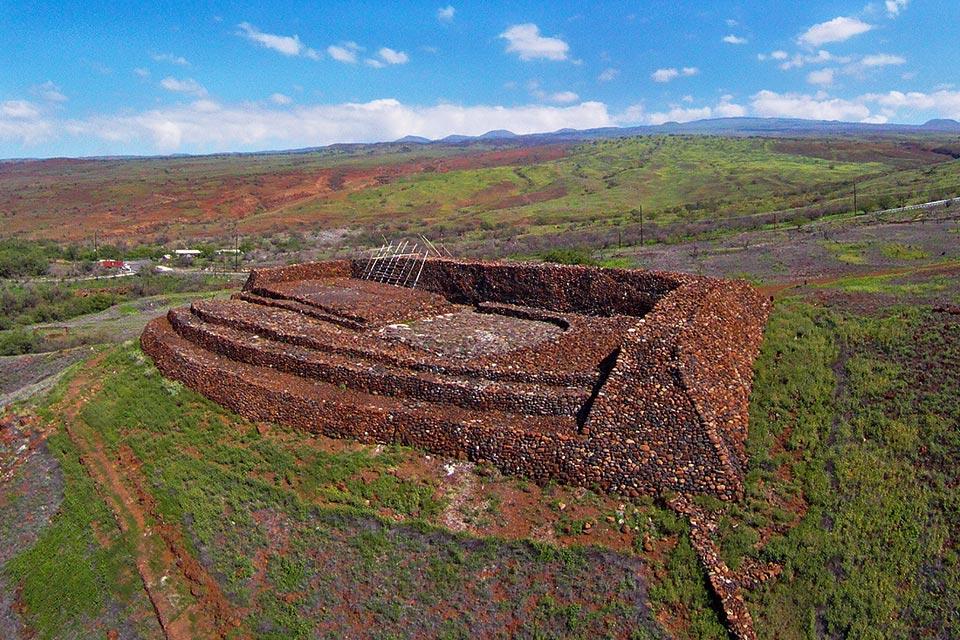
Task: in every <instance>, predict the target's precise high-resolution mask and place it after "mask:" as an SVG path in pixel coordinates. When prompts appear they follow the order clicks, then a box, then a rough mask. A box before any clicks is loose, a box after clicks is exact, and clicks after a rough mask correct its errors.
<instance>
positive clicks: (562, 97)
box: [550, 91, 580, 104]
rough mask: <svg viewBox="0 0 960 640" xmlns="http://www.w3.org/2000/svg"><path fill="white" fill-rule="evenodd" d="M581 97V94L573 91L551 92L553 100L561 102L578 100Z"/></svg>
mask: <svg viewBox="0 0 960 640" xmlns="http://www.w3.org/2000/svg"><path fill="white" fill-rule="evenodd" d="M579 99H580V96H578V95H577V94H576V93H574V92H573V91H557V92H556V93H551V94H550V101H551V102H559V103H561V104H566V103H570V102H576V101H577V100H579Z"/></svg>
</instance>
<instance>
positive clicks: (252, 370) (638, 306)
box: [141, 259, 770, 500]
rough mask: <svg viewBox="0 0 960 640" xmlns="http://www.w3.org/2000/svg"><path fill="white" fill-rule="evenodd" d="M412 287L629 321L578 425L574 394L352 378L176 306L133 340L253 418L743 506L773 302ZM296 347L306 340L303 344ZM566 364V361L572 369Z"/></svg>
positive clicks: (451, 277)
mask: <svg viewBox="0 0 960 640" xmlns="http://www.w3.org/2000/svg"><path fill="white" fill-rule="evenodd" d="M364 267H365V261H353V262H350V261H335V262H326V263H312V264H303V265H294V266H290V267H281V268H276V269H258V270H254V271H253V272H252V273H251V275H250V278H249V280H248V282H247V284H246V285H245V287H244V288H245V290H247V291H250V290H254V289H258V288H260V287H263V286H264V285H265V284H268V283H277V282H286V281H292V280H310V279H322V278H327V277H339V278H342V277H344V276H349V275H350V274H351V273H352V274H353V275H354V276H356V275H357V274H359V273H362V272H363V269H364ZM420 286H422V287H423V288H425V289H427V290H429V291H433V292H436V293H441V294H442V295H444V296H445V297H447V298H448V299H449V300H451V301H453V302H460V303H472V304H480V305H481V306H483V303H488V305H489V304H491V303H492V304H493V305H522V306H523V307H524V308H526V309H529V308H531V307H533V308H540V309H546V310H549V311H552V312H561V313H562V312H568V313H576V314H587V315H595V316H617V317H620V318H623V320H624V321H626V324H625V325H624V330H623V331H622V333H617V334H616V340H615V342H613V343H611V344H607V345H606V346H605V347H604V349H606V353H608V354H609V355H608V356H607V357H603V358H602V360H603V364H602V366H601V367H600V371H599V372H595V373H594V380H595V382H594V386H593V389H592V390H590V389H589V388H588V389H586V395H588V396H589V398H588V400H587V401H586V403H585V405H584V410H583V411H582V412H581V414H580V415H578V416H577V417H576V419H574V418H573V417H572V416H570V415H569V414H571V413H573V411H572V408H573V407H572V406H571V405H570V404H569V397H570V396H569V395H567V394H566V393H565V394H563V395H557V389H553V390H552V391H551V390H550V389H549V388H544V389H539V390H538V389H534V388H532V387H531V388H530V389H529V390H528V391H529V392H524V391H523V390H522V389H520V388H517V389H513V390H509V389H502V390H498V388H497V387H496V386H493V387H491V388H489V389H488V390H487V391H485V392H481V391H480V390H481V389H483V388H484V385H485V384H486V383H483V382H482V381H481V380H479V379H478V380H477V381H476V384H477V391H472V390H471V389H470V388H469V386H464V381H462V380H459V381H457V382H456V383H453V382H451V381H444V380H443V379H442V378H436V379H432V377H431V376H429V375H425V374H423V373H420V374H417V375H413V371H415V370H419V371H420V372H424V371H431V370H433V371H437V372H438V373H442V367H436V366H434V365H431V364H430V363H428V362H427V361H426V359H425V361H424V363H419V364H420V365H422V366H413V367H411V368H410V370H408V371H407V373H403V372H402V371H394V370H384V369H380V370H377V369H375V368H372V367H371V368H367V369H363V368H354V367H352V366H351V364H350V362H348V361H337V360H335V359H331V358H329V357H326V356H324V357H323V358H320V356H317V355H316V352H311V351H309V350H304V349H303V347H299V346H297V345H296V344H294V343H287V342H284V340H283V337H284V336H283V335H282V332H281V331H279V330H276V331H274V332H273V333H271V334H269V344H265V340H266V339H264V338H261V337H258V336H257V335H253V336H252V338H253V339H254V340H252V341H247V339H246V338H244V335H243V333H242V332H241V331H240V330H239V329H236V330H234V329H230V331H227V330H226V329H225V328H221V329H219V330H217V331H212V330H208V329H204V327H203V325H202V322H199V321H195V320H194V319H193V318H191V316H190V312H189V311H186V310H181V311H175V312H171V314H170V317H169V319H167V318H160V319H157V320H155V321H153V322H152V323H151V324H150V325H148V326H147V328H146V329H145V331H144V334H143V336H142V338H141V343H142V345H143V348H144V350H145V351H146V352H147V353H149V354H150V355H151V356H152V357H153V358H154V360H155V362H156V363H157V366H158V367H159V368H160V370H161V371H163V372H164V374H166V375H168V376H170V377H173V378H176V379H179V380H181V381H183V382H184V383H186V384H187V385H188V386H190V387H192V388H194V389H195V390H197V391H199V392H200V393H203V394H204V395H206V396H208V397H210V398H211V399H213V400H215V401H217V402H219V403H221V404H223V405H225V406H227V407H229V408H231V409H233V410H234V411H237V412H238V413H240V414H242V415H244V416H247V417H249V418H251V419H255V420H273V421H278V422H282V423H286V424H289V425H292V426H296V427H299V428H303V429H307V430H310V431H315V432H320V433H324V434H326V435H329V436H334V437H350V438H355V439H357V440H361V441H364V442H385V443H386V442H398V443H402V444H408V445H412V446H417V447H421V448H424V449H427V450H430V451H433V452H436V453H439V454H441V455H448V456H453V457H467V458H470V459H473V460H483V461H488V462H491V463H493V464H495V465H496V466H498V467H499V468H501V469H502V470H504V471H505V472H508V473H515V474H520V475H524V476H527V477H530V478H532V479H535V480H540V481H546V480H551V479H553V480H557V481H560V482H563V483H567V484H573V485H580V486H587V487H598V488H601V489H604V490H610V491H616V492H620V493H623V494H625V495H631V496H636V495H641V494H658V493H661V492H663V491H666V490H670V491H675V492H678V493H682V494H687V495H689V494H697V493H705V494H710V495H714V496H716V497H719V498H721V499H725V500H732V499H738V498H740V497H742V493H743V474H744V469H745V467H746V458H745V450H744V444H745V440H746V435H747V425H748V408H749V406H748V405H749V394H750V388H751V382H752V370H753V369H752V367H753V361H754V359H755V357H756V354H757V352H758V350H759V346H760V341H761V339H762V331H763V327H764V324H765V322H766V318H767V315H768V313H769V310H770V304H769V301H768V300H767V299H765V298H764V297H763V296H761V295H760V294H759V293H758V292H757V291H756V290H755V289H753V288H752V287H751V286H750V285H748V284H747V283H744V282H731V281H724V280H716V279H711V278H702V277H697V276H689V275H684V274H670V273H660V272H649V271H639V270H638V271H629V270H610V269H598V268H591V267H570V266H557V265H541V264H507V263H486V262H458V261H455V260H449V259H430V260H427V261H426V263H425V264H424V265H423V271H422V274H421V279H420V283H419V284H418V287H420ZM261 308H262V309H263V310H264V311H263V313H267V314H269V313H278V312H277V311H276V310H274V309H273V308H272V307H266V306H264V307H261ZM517 312H518V313H519V312H521V311H517ZM282 313H290V312H289V311H283V312H282ZM526 313H530V312H529V311H527V312H526ZM624 316H626V317H624ZM237 326H239V325H237ZM231 331H232V332H233V333H231ZM567 333H568V334H570V337H571V338H572V337H574V336H575V335H576V334H575V333H574V332H573V331H572V330H571V331H568V332H567ZM298 341H299V343H300V344H305V343H306V339H305V338H304V337H302V336H301V337H300V338H298ZM558 345H560V346H559V347H558ZM552 348H554V349H557V348H562V349H570V350H573V351H579V350H582V349H584V345H579V344H578V341H577V340H568V341H567V342H563V341H562V340H561V341H556V343H555V344H554V345H553V347H552ZM358 354H359V355H360V356H362V357H373V356H370V355H369V354H367V353H366V352H360V351H358ZM409 355H410V354H406V356H405V357H407V358H409ZM526 355H527V356H529V360H530V363H531V377H530V378H529V380H530V384H531V385H534V384H543V382H542V381H543V378H541V381H540V382H537V379H536V378H535V377H534V376H533V370H534V369H535V366H536V362H537V350H536V348H532V349H531V350H530V353H528V354H526ZM576 355H577V354H576V353H571V354H570V357H571V359H570V360H569V361H570V362H577V360H576ZM425 358H426V356H425ZM517 361H518V362H521V363H522V362H524V357H521V358H519V359H518V360H517ZM561 361H562V358H561ZM596 361H597V360H595V361H594V362H596ZM396 362H398V361H397V360H394V363H396ZM518 371H521V372H522V371H523V369H522V368H521V369H519V370H518ZM431 380H433V382H434V383H431ZM467 384H468V385H469V380H467ZM393 387H396V388H393ZM567 391H569V390H567ZM574 395H575V396H576V395H577V394H574ZM408 397H409V398H411V399H412V400H413V401H409V399H408ZM578 397H579V396H578ZM498 399H499V400H503V401H504V402H503V403H499V402H498ZM581 399H582V398H581ZM419 400H426V402H423V401H419ZM578 401H579V400H578ZM511 411H514V413H510V412H511ZM531 414H533V415H531ZM536 414H540V415H536ZM544 414H566V415H544ZM564 420H565V421H566V422H564Z"/></svg>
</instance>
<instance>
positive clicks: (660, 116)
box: [614, 95, 747, 125]
mask: <svg viewBox="0 0 960 640" xmlns="http://www.w3.org/2000/svg"><path fill="white" fill-rule="evenodd" d="M690 101H692V100H686V99H684V102H690ZM745 115H747V108H746V107H744V106H743V105H740V104H736V103H735V102H733V96H732V95H724V96H721V98H720V101H719V102H718V103H717V104H715V105H714V106H712V107H711V106H709V105H705V106H702V107H684V106H681V105H676V104H674V105H670V108H669V109H668V110H665V111H654V112H652V113H647V112H646V110H645V109H644V105H643V104H642V103H637V104H633V105H630V106H629V107H627V108H626V109H625V110H624V111H623V112H621V113H619V114H617V115H616V116H615V117H614V120H615V121H616V122H617V124H621V125H637V124H649V125H660V124H664V123H667V122H691V121H693V120H704V119H707V118H740V117H743V116H745Z"/></svg>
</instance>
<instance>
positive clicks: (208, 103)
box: [193, 99, 222, 113]
mask: <svg viewBox="0 0 960 640" xmlns="http://www.w3.org/2000/svg"><path fill="white" fill-rule="evenodd" d="M221 108H222V107H221V106H220V104H219V103H218V102H215V101H214V100H207V99H203V100H197V101H195V102H194V103H193V109H194V110H195V111H198V112H200V113H215V112H217V111H220V109H221Z"/></svg>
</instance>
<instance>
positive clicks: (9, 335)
mask: <svg viewBox="0 0 960 640" xmlns="http://www.w3.org/2000/svg"><path fill="white" fill-rule="evenodd" d="M39 348H40V338H39V336H37V335H36V334H34V333H33V332H32V331H27V330H26V329H13V330H12V331H0V356H19V355H23V354H25V353H33V352H34V351H36V350H37V349H39Z"/></svg>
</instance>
